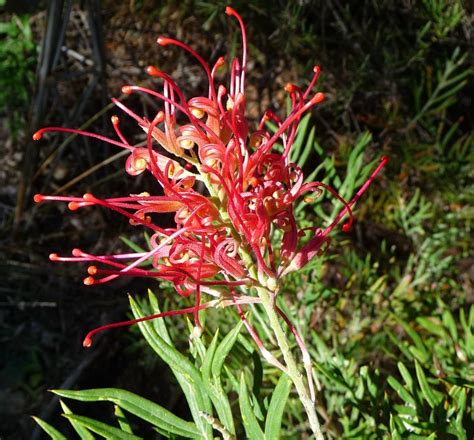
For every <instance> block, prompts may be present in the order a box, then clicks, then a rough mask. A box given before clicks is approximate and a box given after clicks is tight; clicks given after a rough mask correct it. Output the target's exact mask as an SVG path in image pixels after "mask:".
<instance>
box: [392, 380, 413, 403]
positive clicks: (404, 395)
mask: <svg viewBox="0 0 474 440" xmlns="http://www.w3.org/2000/svg"><path fill="white" fill-rule="evenodd" d="M387 382H388V384H389V385H390V386H391V387H392V388H393V389H394V390H395V391H396V392H397V394H398V395H399V396H400V398H401V399H403V400H404V401H405V402H407V403H410V404H411V405H416V402H415V399H414V398H413V397H412V396H411V395H410V393H409V392H408V391H407V390H406V389H405V388H404V387H403V385H402V384H401V383H400V382H399V381H398V380H397V379H395V378H394V377H393V376H389V377H388V379H387Z"/></svg>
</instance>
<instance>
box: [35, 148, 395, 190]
mask: <svg viewBox="0 0 474 440" xmlns="http://www.w3.org/2000/svg"><path fill="white" fill-rule="evenodd" d="M380 162H383V163H388V162H390V158H389V157H388V156H385V155H384V156H382V157H381V158H380ZM35 197H36V196H35Z"/></svg>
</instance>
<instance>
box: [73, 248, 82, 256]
mask: <svg viewBox="0 0 474 440" xmlns="http://www.w3.org/2000/svg"><path fill="white" fill-rule="evenodd" d="M72 255H73V256H74V257H80V256H81V255H82V251H81V250H80V249H78V248H74V249H73V250H72Z"/></svg>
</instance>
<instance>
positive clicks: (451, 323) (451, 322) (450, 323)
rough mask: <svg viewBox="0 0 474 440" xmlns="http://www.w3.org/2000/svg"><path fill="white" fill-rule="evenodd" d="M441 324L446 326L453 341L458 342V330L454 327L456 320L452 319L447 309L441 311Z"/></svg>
mask: <svg viewBox="0 0 474 440" xmlns="http://www.w3.org/2000/svg"><path fill="white" fill-rule="evenodd" d="M442 318H443V324H444V325H445V327H447V328H448V330H449V333H450V334H451V337H452V338H453V341H454V342H455V343H456V342H458V330H457V328H456V322H455V321H454V318H453V315H452V314H451V312H450V311H449V310H445V311H444V313H443V317H442Z"/></svg>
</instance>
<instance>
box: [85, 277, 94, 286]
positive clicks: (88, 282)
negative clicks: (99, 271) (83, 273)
mask: <svg viewBox="0 0 474 440" xmlns="http://www.w3.org/2000/svg"><path fill="white" fill-rule="evenodd" d="M94 282H95V280H94V278H92V277H87V278H84V281H83V283H84V285H85V286H92V285H93V284H94Z"/></svg>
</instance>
